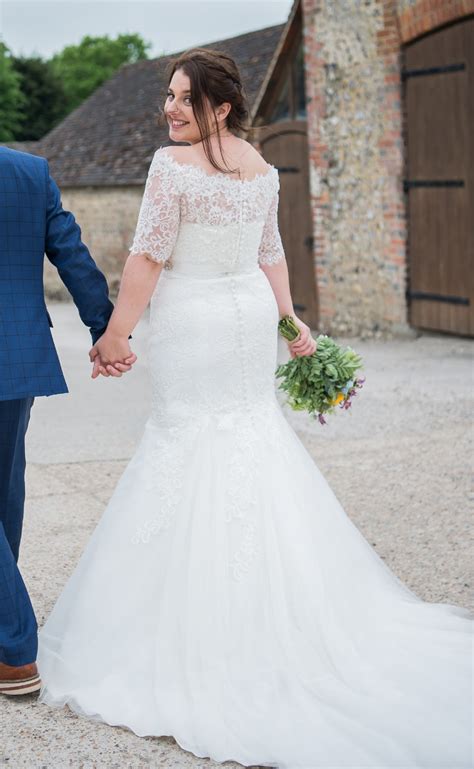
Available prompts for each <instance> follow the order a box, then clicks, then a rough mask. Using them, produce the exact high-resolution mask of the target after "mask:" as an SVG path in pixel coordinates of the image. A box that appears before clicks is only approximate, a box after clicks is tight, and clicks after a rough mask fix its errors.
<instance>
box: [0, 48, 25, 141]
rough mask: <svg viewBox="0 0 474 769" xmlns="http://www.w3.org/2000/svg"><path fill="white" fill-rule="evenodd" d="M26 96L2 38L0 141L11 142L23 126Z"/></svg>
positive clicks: (0, 49)
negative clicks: (23, 109)
mask: <svg viewBox="0 0 474 769" xmlns="http://www.w3.org/2000/svg"><path fill="white" fill-rule="evenodd" d="M24 101H25V97H24V96H23V94H22V92H21V87H20V75H19V74H18V73H17V72H15V69H14V67H13V63H12V56H11V53H10V51H9V49H8V48H7V46H6V45H5V43H3V42H2V41H1V40H0V141H1V142H11V141H14V140H15V138H16V132H17V131H18V130H19V129H20V127H21V120H22V112H21V111H22V108H23V106H24Z"/></svg>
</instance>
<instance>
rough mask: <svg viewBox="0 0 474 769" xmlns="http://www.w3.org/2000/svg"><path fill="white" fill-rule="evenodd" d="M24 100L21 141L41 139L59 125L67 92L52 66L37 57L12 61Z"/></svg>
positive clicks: (19, 58)
mask: <svg viewBox="0 0 474 769" xmlns="http://www.w3.org/2000/svg"><path fill="white" fill-rule="evenodd" d="M12 61H13V66H14V68H15V71H16V72H17V73H18V74H19V75H20V78H21V81H20V82H21V90H22V93H23V95H24V97H25V100H24V106H23V115H22V125H21V127H20V128H19V129H18V130H17V132H16V135H15V138H16V139H17V140H18V141H35V140H37V139H41V137H42V136H44V135H45V134H47V133H48V131H50V130H51V129H52V128H54V126H55V125H56V124H57V123H58V122H59V121H60V119H61V118H62V116H63V114H64V112H63V110H64V91H63V86H62V83H61V80H60V79H59V77H58V76H57V75H56V73H55V72H54V71H53V68H52V66H51V64H50V63H49V62H47V61H44V60H43V59H41V58H40V57H38V56H33V57H30V58H28V57H23V56H22V57H13V59H12Z"/></svg>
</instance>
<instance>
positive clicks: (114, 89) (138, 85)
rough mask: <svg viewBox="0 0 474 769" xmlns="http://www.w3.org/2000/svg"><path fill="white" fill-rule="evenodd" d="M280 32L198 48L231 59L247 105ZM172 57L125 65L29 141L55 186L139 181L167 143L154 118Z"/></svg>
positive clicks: (270, 29) (258, 33)
mask: <svg viewBox="0 0 474 769" xmlns="http://www.w3.org/2000/svg"><path fill="white" fill-rule="evenodd" d="M284 28H285V25H284V24H278V25H276V26H272V27H267V28H265V29H259V30H256V31H254V32H248V33H246V34H243V35H238V36H237V37H232V38H228V39H226V40H219V41H217V42H213V43H209V44H207V45H204V46H201V47H203V48H215V49H218V50H222V51H225V52H226V53H228V54H229V55H231V56H232V57H233V58H234V59H235V61H236V62H237V65H238V67H239V69H240V72H241V75H242V79H243V82H244V87H245V90H246V93H247V96H248V100H249V103H250V107H252V104H253V101H254V99H255V98H256V96H257V93H258V90H259V88H260V85H261V83H262V81H263V79H264V77H265V73H266V71H267V68H268V66H269V64H270V61H271V58H272V55H273V53H274V51H275V49H276V46H277V44H278V41H279V39H280V35H281V33H282V31H283V29H284ZM178 53H180V52H178ZM176 55H177V54H176V53H174V54H172V55H169V56H162V57H159V58H158V59H151V60H148V61H139V62H137V63H136V64H128V65H125V66H124V67H122V68H121V69H120V70H119V71H118V72H117V73H116V74H115V75H114V76H113V77H112V78H111V79H110V80H108V81H107V82H106V83H104V84H103V85H102V86H100V88H98V89H97V90H96V91H95V92H94V93H93V94H92V95H91V96H90V97H89V98H88V99H86V101H85V102H83V104H81V105H80V106H79V107H78V108H77V109H75V110H74V112H72V113H71V114H70V115H68V117H67V118H65V120H63V121H62V123H60V124H59V125H58V126H57V127H56V128H54V129H53V130H52V131H51V132H50V133H49V134H47V135H46V136H45V137H44V138H43V139H41V140H40V141H39V142H36V143H34V146H32V148H31V150H30V151H32V152H34V153H35V154H38V155H43V156H44V157H46V158H47V159H48V161H49V164H50V169H51V173H52V175H53V176H54V178H55V179H56V181H57V182H58V184H59V185H60V186H63V187H78V186H89V185H97V186H116V185H130V184H132V185H133V184H137V185H142V184H143V183H144V181H145V178H146V174H147V171H148V167H149V165H150V162H151V160H152V157H153V154H154V152H155V150H156V149H157V148H158V147H159V146H160V145H161V144H164V143H165V142H166V141H169V137H168V129H167V127H166V126H163V127H161V126H158V125H157V115H158V112H159V108H160V107H161V106H162V105H163V103H164V99H165V89H166V85H167V83H166V67H167V64H168V62H169V60H170V59H172V58H174V57H175V56H176ZM18 149H20V147H18Z"/></svg>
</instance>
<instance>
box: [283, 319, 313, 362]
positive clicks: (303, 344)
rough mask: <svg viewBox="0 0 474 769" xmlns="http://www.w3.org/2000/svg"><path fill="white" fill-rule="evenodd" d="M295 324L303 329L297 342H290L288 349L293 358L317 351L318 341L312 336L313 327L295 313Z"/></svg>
mask: <svg viewBox="0 0 474 769" xmlns="http://www.w3.org/2000/svg"><path fill="white" fill-rule="evenodd" d="M292 317H293V320H294V321H295V324H296V325H297V326H298V328H299V329H300V331H301V335H300V337H299V338H298V339H297V340H296V341H295V342H288V349H289V351H290V355H291V357H292V358H296V357H298V356H300V355H312V354H313V353H314V352H316V347H317V343H316V340H315V339H313V337H312V336H311V329H310V327H309V326H307V325H306V323H304V322H303V321H302V320H300V318H298V317H297V316H296V315H293V316H292Z"/></svg>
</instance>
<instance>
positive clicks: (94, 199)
mask: <svg viewBox="0 0 474 769" xmlns="http://www.w3.org/2000/svg"><path fill="white" fill-rule="evenodd" d="M142 195H143V189H142V188H141V187H85V188H76V189H72V188H63V189H62V190H61V198H62V203H63V208H65V209H67V210H69V211H72V213H73V214H74V216H75V218H76V221H77V223H78V224H79V226H80V228H81V231H82V240H83V242H84V243H85V244H86V245H87V247H88V248H89V250H90V252H91V255H92V257H93V258H94V260H95V261H96V262H97V264H98V265H99V267H100V269H101V270H102V271H103V272H104V274H105V276H106V278H107V281H108V283H109V286H110V290H111V293H112V294H115V293H116V292H117V289H118V285H119V280H120V275H121V272H122V268H123V265H124V262H125V259H126V258H127V255H128V249H129V247H130V246H131V244H132V239H133V235H134V232H135V227H136V224H137V219H138V211H139V209H140V202H141V199H142ZM44 276H45V288H46V296H47V298H49V299H69V298H70V296H69V293H68V291H67V289H66V288H65V287H64V284H63V283H62V281H61V279H60V278H59V276H58V273H57V270H56V269H55V268H54V267H53V266H52V265H51V264H50V262H49V261H48V259H45V273H44Z"/></svg>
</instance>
